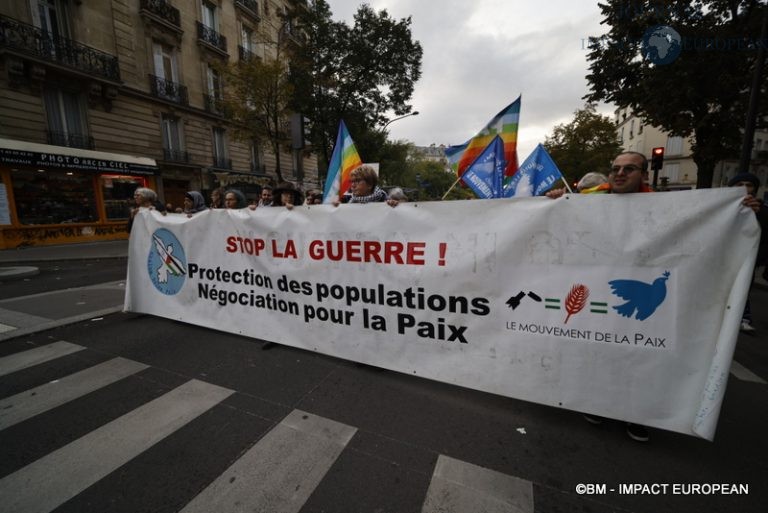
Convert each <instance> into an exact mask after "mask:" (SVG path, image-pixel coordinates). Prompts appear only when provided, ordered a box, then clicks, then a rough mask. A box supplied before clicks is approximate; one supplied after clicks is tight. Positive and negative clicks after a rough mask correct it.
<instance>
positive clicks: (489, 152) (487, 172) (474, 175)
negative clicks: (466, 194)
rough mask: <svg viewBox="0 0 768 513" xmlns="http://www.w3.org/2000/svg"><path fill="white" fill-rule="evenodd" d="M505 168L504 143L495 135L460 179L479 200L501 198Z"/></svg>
mask: <svg viewBox="0 0 768 513" xmlns="http://www.w3.org/2000/svg"><path fill="white" fill-rule="evenodd" d="M506 167H507V161H506V160H504V141H503V140H502V139H501V137H499V136H498V135H497V136H496V137H494V138H493V140H492V141H491V142H490V143H489V144H488V146H486V147H485V149H484V150H483V151H482V152H480V155H478V156H477V158H476V159H475V160H474V161H473V162H472V163H471V164H470V165H469V167H468V168H467V170H466V171H464V174H463V175H462V176H461V179H462V180H463V181H464V183H465V184H467V185H468V186H469V187H471V188H472V190H473V191H475V194H477V196H478V197H479V198H480V199H491V198H501V185H502V183H503V180H504V169H505V168H506Z"/></svg>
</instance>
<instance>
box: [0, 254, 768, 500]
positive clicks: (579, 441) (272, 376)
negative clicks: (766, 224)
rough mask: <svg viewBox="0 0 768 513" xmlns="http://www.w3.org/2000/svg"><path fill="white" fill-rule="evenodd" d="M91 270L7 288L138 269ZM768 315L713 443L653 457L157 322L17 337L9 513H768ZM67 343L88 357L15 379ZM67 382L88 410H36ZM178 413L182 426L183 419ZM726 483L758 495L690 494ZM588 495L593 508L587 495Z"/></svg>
mask: <svg viewBox="0 0 768 513" xmlns="http://www.w3.org/2000/svg"><path fill="white" fill-rule="evenodd" d="M91 263H93V264H95V265H87V266H83V264H82V263H81V264H80V265H78V264H77V263H72V264H71V266H70V265H69V263H67V265H66V266H65V267H62V266H61V265H59V266H58V267H59V268H58V269H56V266H54V267H51V268H49V269H46V270H45V272H43V269H41V274H40V277H39V278H33V279H30V281H27V282H23V281H22V282H19V283H18V284H17V285H18V286H17V285H13V286H12V287H13V291H12V292H7V291H8V290H10V289H6V284H3V286H2V287H0V290H2V291H3V294H18V295H26V293H30V294H31V293H34V292H33V291H39V290H41V288H42V289H43V290H46V286H47V287H49V288H48V289H47V290H51V287H58V286H60V285H61V284H67V285H74V284H77V283H81V280H86V281H88V283H89V284H93V283H94V282H93V281H92V280H93V279H96V277H99V278H103V279H106V280H110V281H111V280H113V279H114V278H115V276H116V274H118V273H119V272H120V270H121V266H123V267H122V269H124V262H123V263H121V262H119V261H116V260H115V261H112V260H110V261H106V260H105V261H101V262H91ZM122 276H124V272H123V274H122ZM57 277H58V278H60V279H58V280H57V279H56V278H57ZM117 279H120V278H119V277H118V278H117ZM25 287H28V288H25ZM4 297H8V296H4ZM14 297H18V296H14ZM35 297H36V298H37V301H38V302H42V303H44V302H45V298H46V296H45V295H44V294H43V295H41V296H35ZM52 297H53V296H52ZM767 305H768V292H766V291H765V290H762V289H758V290H756V291H754V292H753V309H754V310H755V312H756V325H757V328H758V330H759V331H758V333H759V334H760V335H759V336H745V335H742V336H741V337H740V340H739V343H738V346H737V351H736V361H737V362H739V364H740V366H739V367H740V368H741V369H744V370H746V371H747V372H746V373H743V372H741V370H739V372H732V374H731V376H730V379H729V383H728V388H727V392H726V397H725V403H724V408H723V411H722V414H721V417H720V422H719V426H718V432H717V435H716V438H715V441H714V442H711V443H710V442H707V441H704V440H699V439H696V438H692V437H688V436H683V435H679V434H675V433H670V432H665V431H661V430H651V437H652V438H651V441H650V442H649V443H647V444H640V443H637V442H634V441H632V440H630V439H629V438H628V437H627V436H626V434H625V432H624V427H623V425H621V424H620V423H617V422H605V423H603V424H602V425H599V426H593V425H591V424H588V423H587V422H585V421H584V420H583V419H582V417H581V416H580V415H578V414H576V413H573V412H570V411H566V410H561V409H556V408H551V407H545V406H540V405H536V404H531V403H527V402H523V401H517V400H513V399H509V398H504V397H499V396H495V395H491V394H486V393H481V392H475V391H472V390H468V389H464V388H460V387H454V386H450V385H445V384H441V383H436V382H432V381H428V380H424V379H421V378H415V377H412V376H408V375H404V374H399V373H395V372H390V371H385V370H381V369H376V368H373V367H367V366H359V365H355V364H354V363H352V362H346V361H343V360H339V359H335V358H329V357H325V356H322V355H319V354H315V353H311V352H307V351H302V350H297V349H293V348H289V347H285V346H273V347H272V348H271V349H270V350H262V349H263V348H264V343H263V341H260V340H255V339H249V338H244V337H238V336H234V335H230V334H226V333H221V332H217V331H213V330H208V329H203V328H199V327H195V326H191V325H185V324H181V323H177V322H174V321H170V320H166V319H161V318H156V317H152V316H143V315H136V314H125V313H116V314H112V315H108V316H105V317H103V318H100V319H96V320H87V321H84V322H78V323H75V324H69V325H66V326H60V327H57V328H54V329H50V330H47V331H43V332H39V333H34V334H30V335H26V336H22V337H16V338H12V339H10V340H6V341H3V342H0V401H3V402H0V504H4V505H5V506H4V507H3V508H2V509H3V510H4V511H6V510H7V511H51V510H55V511H57V512H64V511H71V512H78V513H82V512H90V511H93V512H104V511H109V512H123V511H124V512H131V513H135V512H141V511H147V512H150V511H151V512H166V511H167V512H176V511H182V510H183V511H221V512H228V511H238V510H239V509H238V508H241V507H244V503H248V502H249V501H254V504H255V505H256V506H254V507H259V508H261V510H263V511H300V512H302V513H308V512H321V511H325V512H393V513H401V512H403V513H404V512H420V511H481V510H485V511H491V512H495V511H521V512H531V511H536V512H559V511H562V512H592V513H602V512H697V513H698V512H723V513H725V512H727V513H732V512H743V513H750V512H764V511H765V505H766V504H768V460H767V459H766V455H768V440H767V439H766V437H765V433H766V432H768V385H766V384H765V382H764V381H765V380H766V379H768V337H766V336H765V334H768V316H765V315H764V312H765V311H766V308H765V307H766V306H767ZM761 313H763V315H761ZM59 341H66V342H67V343H69V344H75V346H71V345H64V344H59V345H58V346H56V347H58V348H60V349H63V351H62V352H61V353H57V354H53V355H51V358H50V359H48V360H45V361H42V360H34V361H33V363H34V362H36V364H34V365H33V364H29V365H27V366H26V367H22V368H18V367H13V364H14V362H17V363H16V365H18V361H20V360H21V359H22V356H26V355H29V354H30V353H28V351H30V350H36V349H37V350H39V349H38V348H46V347H47V348H50V347H51V345H52V344H55V343H57V342H59ZM115 358H120V360H119V361H114V359H115ZM100 366H106V367H104V368H102V367H100ZM4 369H5V370H4ZM8 369H11V371H10V372H7V370H8ZM94 369H96V370H94ZM750 371H751V372H750ZM79 372H84V373H86V374H87V373H91V374H93V375H92V376H90V375H89V376H90V377H86V374H75V373H79ZM73 374H75V376H76V377H75V378H67V376H69V375H73ZM118 378H119V379H118ZM755 378H756V379H755ZM67 379H72V381H73V383H76V384H77V386H74V385H72V384H70V382H69V381H66V383H67V386H66V387H54V388H57V389H59V388H60V389H66V390H70V389H82V390H80V392H79V394H80V395H76V396H73V397H70V398H67V400H65V401H64V402H60V403H55V404H53V405H48V407H47V409H45V410H43V411H37V410H31V411H30V412H28V413H27V414H26V415H24V412H23V411H20V410H24V408H21V405H22V404H23V405H25V408H31V407H30V406H27V405H28V404H33V405H36V404H38V402H39V400H36V399H34V398H35V397H40V396H44V397H48V395H47V393H45V391H46V390H48V389H46V388H42V389H38V388H37V387H45V386H46V385H47V386H48V387H49V388H50V387H51V386H52V385H50V384H56V383H60V382H65V380H67ZM761 379H762V381H763V382H760V380H761ZM100 380H101V381H100ZM110 380H112V381H110ZM92 382H95V383H97V384H95V385H90V387H91V388H88V387H86V386H85V384H86V383H92ZM78 387H79V388H78ZM67 393H72V392H67ZM16 394H20V395H18V396H16ZM14 396H16V397H15V399H14ZM3 398H4V399H3ZM9 398H11V399H9ZM180 404H183V405H185V406H184V407H183V408H181V406H179V405H180ZM36 407H37V408H40V406H39V405H38V406H36ZM179 409H180V411H181V413H183V415H181V416H184V415H186V417H184V418H185V420H184V421H183V422H180V421H178V420H169V419H168V418H166V417H168V416H169V412H174V411H176V410H179ZM13 415H17V416H18V418H16V420H13ZM19 419H20V420H19ZM174 419H175V417H174ZM121 448H124V449H121ZM20 483H23V485H21V484H20ZM34 483H38V484H37V485H35V484H34ZM713 483H718V484H719V483H727V484H732V485H734V484H735V485H746V486H747V487H748V493H747V494H739V495H723V494H702V493H698V494H684V493H683V492H686V491H689V492H690V491H691V490H692V488H690V487H689V485H705V486H707V485H709V484H713ZM582 484H587V485H593V486H592V488H591V489H589V488H587V491H588V492H590V491H591V492H592V493H582V494H580V493H578V492H577V491H579V490H582V488H581V487H579V485H582ZM665 484H666V485H668V486H667V488H666V489H665V488H664V487H663V486H662V485H665ZM674 484H677V485H678V491H679V492H681V493H678V494H673V488H672V486H673V485H674ZM636 485H639V486H640V489H639V490H638V493H632V494H630V493H626V492H627V491H628V490H627V489H626V487H627V486H632V487H634V486H636ZM642 485H648V487H647V488H643V487H642ZM653 485H656V486H655V487H654V486H653ZM603 486H604V487H605V488H604V489H603V488H602V487H603ZM211 487H212V488H211ZM41 489H43V490H45V493H41ZM611 489H613V490H614V491H611ZM632 489H635V488H632ZM622 492H624V493H622ZM641 492H647V493H641ZM653 492H659V493H658V494H654V493H653ZM230 494H231V495H232V496H233V497H234V498H232V499H231V502H229V503H227V502H226V501H225V500H224V499H223V497H225V496H229V495H230ZM238 494H239V495H238ZM217 501H219V502H217ZM235 503H239V506H236V505H235ZM6 508H8V509H6ZM15 508H18V509H15ZM514 508H517V509H514Z"/></svg>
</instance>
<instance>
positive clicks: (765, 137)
mask: <svg viewBox="0 0 768 513" xmlns="http://www.w3.org/2000/svg"><path fill="white" fill-rule="evenodd" d="M614 116H615V117H614V121H615V123H616V132H617V134H618V136H619V140H620V141H621V144H622V147H623V148H624V150H626V151H637V152H640V153H642V154H643V155H645V156H646V157H647V158H648V160H650V159H651V151H652V150H653V148H658V147H663V148H664V167H663V168H662V169H661V171H659V177H658V180H659V183H658V185H659V187H660V188H661V189H665V190H685V189H693V188H695V187H696V177H697V176H696V172H697V167H696V163H695V162H694V161H693V157H692V155H691V144H692V143H693V140H692V139H691V138H684V137H680V136H672V135H669V133H667V132H665V131H663V130H661V129H659V128H657V127H654V126H652V125H649V124H648V123H646V122H644V120H643V119H641V118H639V117H637V116H635V115H634V114H633V113H632V110H631V109H630V108H623V109H616V111H615V112H614ZM738 168H739V159H738V155H735V156H734V158H733V159H726V160H722V161H720V162H718V163H717V164H716V166H715V171H714V176H713V180H712V186H713V187H724V186H727V184H728V181H729V180H730V179H731V178H733V177H734V176H735V175H736V174H738V172H739V169H738ZM749 171H750V172H751V173H753V174H755V175H756V176H757V177H758V178H759V179H760V181H761V183H763V184H765V183H767V181H768V131H766V130H757V131H756V132H755V138H754V142H753V147H752V156H751V161H750V164H749ZM765 190H766V189H763V191H765Z"/></svg>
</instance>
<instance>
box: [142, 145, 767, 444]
mask: <svg viewBox="0 0 768 513" xmlns="http://www.w3.org/2000/svg"><path fill="white" fill-rule="evenodd" d="M647 182H648V160H647V158H646V157H645V156H644V155H643V154H642V153H637V152H632V151H629V152H623V153H621V154H619V155H617V156H616V158H615V159H614V161H613V163H612V166H611V168H610V169H609V171H608V175H607V176H606V175H605V174H603V173H598V172H593V173H587V174H586V175H584V176H583V177H582V178H581V180H579V182H578V183H577V186H576V189H577V192H578V193H581V194H625V193H641V192H651V189H650V188H649V187H648V185H647ZM728 185H729V186H731V187H737V186H738V187H744V188H745V189H746V195H745V197H744V200H743V204H744V206H746V207H748V208H750V209H752V210H753V211H754V212H755V214H756V215H757V218H758V221H759V224H760V227H761V229H762V231H763V232H765V233H768V205H765V204H763V202H762V201H760V200H759V199H757V191H758V189H759V187H760V181H759V179H758V178H757V177H756V176H755V175H753V174H751V173H739V174H737V175H736V176H735V177H733V178H732V179H731V180H730V181H729V183H728ZM566 192H567V191H566V190H565V189H552V190H550V191H549V192H547V193H546V196H547V197H549V198H551V199H557V198H559V197H561V196H564V195H565V194H566ZM134 199H135V201H136V207H135V208H133V209H131V212H130V219H129V224H128V229H129V231H130V227H131V225H132V224H133V219H134V216H135V215H136V213H137V212H138V211H139V209H140V208H150V209H157V210H159V211H163V212H165V210H166V209H167V210H168V211H172V207H171V206H170V205H168V206H166V207H164V206H163V205H162V204H160V203H159V202H158V200H157V195H156V194H155V192H154V191H152V190H151V189H147V188H143V187H142V188H138V189H136V191H135V194H134ZM405 201H408V198H407V197H406V195H405V194H404V192H403V190H402V189H400V188H399V187H396V188H393V189H390V190H389V192H386V191H385V190H384V189H382V188H381V187H380V186H379V184H378V175H377V173H376V171H375V170H374V169H373V168H372V167H370V166H366V165H363V166H360V167H358V168H356V169H355V170H353V171H352V173H351V174H350V180H349V192H348V193H347V194H345V195H344V196H342V197H339V198H333V199H332V200H331V201H330V203H331V204H332V205H334V206H337V207H338V206H339V205H340V204H341V203H348V204H366V203H383V202H386V203H387V204H389V205H390V206H392V207H394V206H397V205H398V204H399V203H401V202H405ZM322 203H323V193H322V192H321V191H320V190H317V189H310V190H307V191H306V193H304V192H302V191H301V190H300V188H299V187H297V186H296V185H295V184H293V183H291V182H283V183H280V184H277V185H275V186H271V185H265V186H263V187H262V188H261V190H260V192H259V195H258V198H252V199H251V201H250V202H249V201H248V200H247V199H246V196H245V195H244V194H243V193H242V192H241V191H240V190H237V189H233V188H230V189H224V188H218V189H214V190H213V191H212V192H211V196H210V208H211V209H222V208H223V209H244V208H250V209H251V210H256V209H259V208H264V207H283V208H287V209H293V208H294V207H297V206H301V205H306V206H310V205H317V204H322ZM207 209H208V206H206V203H205V198H204V196H203V194H202V193H200V192H199V191H189V192H187V193H186V194H185V198H184V208H183V209H177V210H176V212H179V213H183V214H186V215H187V216H188V217H192V216H193V215H195V214H197V213H199V212H203V211H205V210H207ZM766 239H768V237H764V238H763V239H762V240H761V242H760V247H759V251H758V256H757V266H764V265H766V264H768V240H766ZM766 278H768V276H766ZM743 317H744V319H743V321H742V331H745V332H753V331H754V330H755V328H754V327H753V326H752V313H751V311H750V303H749V301H747V307H746V309H745V312H744V316H743ZM273 345H274V344H273V343H268V344H266V345H265V346H264V349H269V348H271V347H272V346H273ZM585 417H586V419H587V420H588V421H589V422H591V423H593V424H600V423H602V422H603V420H604V419H602V418H601V417H597V416H594V415H585ZM627 433H628V435H629V436H630V437H631V438H633V439H634V440H637V441H640V442H645V441H647V440H648V439H649V435H648V431H647V429H646V428H645V427H644V426H641V425H638V424H627Z"/></svg>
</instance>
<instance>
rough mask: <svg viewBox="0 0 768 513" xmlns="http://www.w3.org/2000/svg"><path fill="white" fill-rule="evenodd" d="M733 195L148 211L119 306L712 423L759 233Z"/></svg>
mask: <svg viewBox="0 0 768 513" xmlns="http://www.w3.org/2000/svg"><path fill="white" fill-rule="evenodd" d="M742 195H743V191H742V190H739V189H718V190H701V191H687V192H675V193H657V194H622V195H610V194H609V195H569V196H566V197H563V198H560V199H557V200H550V199H547V198H523V199H513V200H485V201H452V202H434V203H421V204H410V203H404V204H401V205H399V206H398V207H397V208H391V207H389V206H387V205H386V204H368V205H342V206H340V207H336V208H334V207H333V206H331V205H316V206H311V207H306V206H303V207H295V208H294V209H292V210H287V209H285V208H275V207H273V208H259V209H256V210H255V211H250V210H247V209H244V210H240V211H234V210H213V211H208V212H203V213H201V214H197V215H195V216H194V217H192V218H187V217H186V216H184V215H167V216H161V215H160V214H158V213H157V212H152V211H147V212H143V213H142V214H141V215H140V216H138V217H137V219H136V221H135V222H134V225H133V230H132V233H131V240H130V259H129V266H128V287H127V291H126V299H125V310H126V311H132V312H143V313H149V314H153V315H159V316H162V317H167V318H170V319H175V320H180V321H184V322H188V323H191V324H196V325H200V326H206V327H209V328H215V329H218V330H222V331H227V332H231V333H238V334H242V335H247V336H250V337H255V338H259V339H263V340H268V341H273V342H277V343H279V344H285V345H290V346H294V347H298V348H302V349H306V350H309V351H318V352H321V353H324V354H327V355H331V356H336V357H340V358H345V359H349V360H354V361H359V362H363V363H366V364H370V365H375V366H379V367H384V368H387V369H392V370H395V371H399V372H404V373H408V374H414V375H418V376H423V377H426V378H430V379H435V380H438V381H443V382H446V383H453V384H457V385H461V386H465V387H470V388H474V389H478V390H483V391H486V392H491V393H496V394H501V395H505V396H509V397H514V398H518V399H523V400H526V401H533V402H537V403H542V404H547V405H551V406H556V407H561V408H568V409H572V410H576V411H581V412H587V413H592V414H596V415H602V416H606V417H611V418H616V419H622V420H627V421H630V422H635V423H639V424H644V425H648V426H655V427H659V428H663V429H668V430H672V431H676V432H680V433H685V434H689V435H697V436H701V437H704V438H707V439H710V440H711V439H712V438H713V437H714V432H715V427H716V424H717V418H718V416H719V412H720V405H721V402H722V398H723V394H724V391H725V385H726V382H727V377H728V371H729V367H730V363H731V358H732V356H733V350H734V346H735V343H736V336H737V333H738V327H739V322H740V319H741V312H742V310H743V308H744V303H745V299H746V293H747V289H748V287H749V283H750V280H751V273H752V266H753V265H754V260H755V255H756V250H757V243H758V237H759V235H758V233H759V229H758V225H757V222H756V220H755V215H754V213H753V212H752V211H750V210H748V209H747V208H745V207H743V206H742V205H741V200H742Z"/></svg>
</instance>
